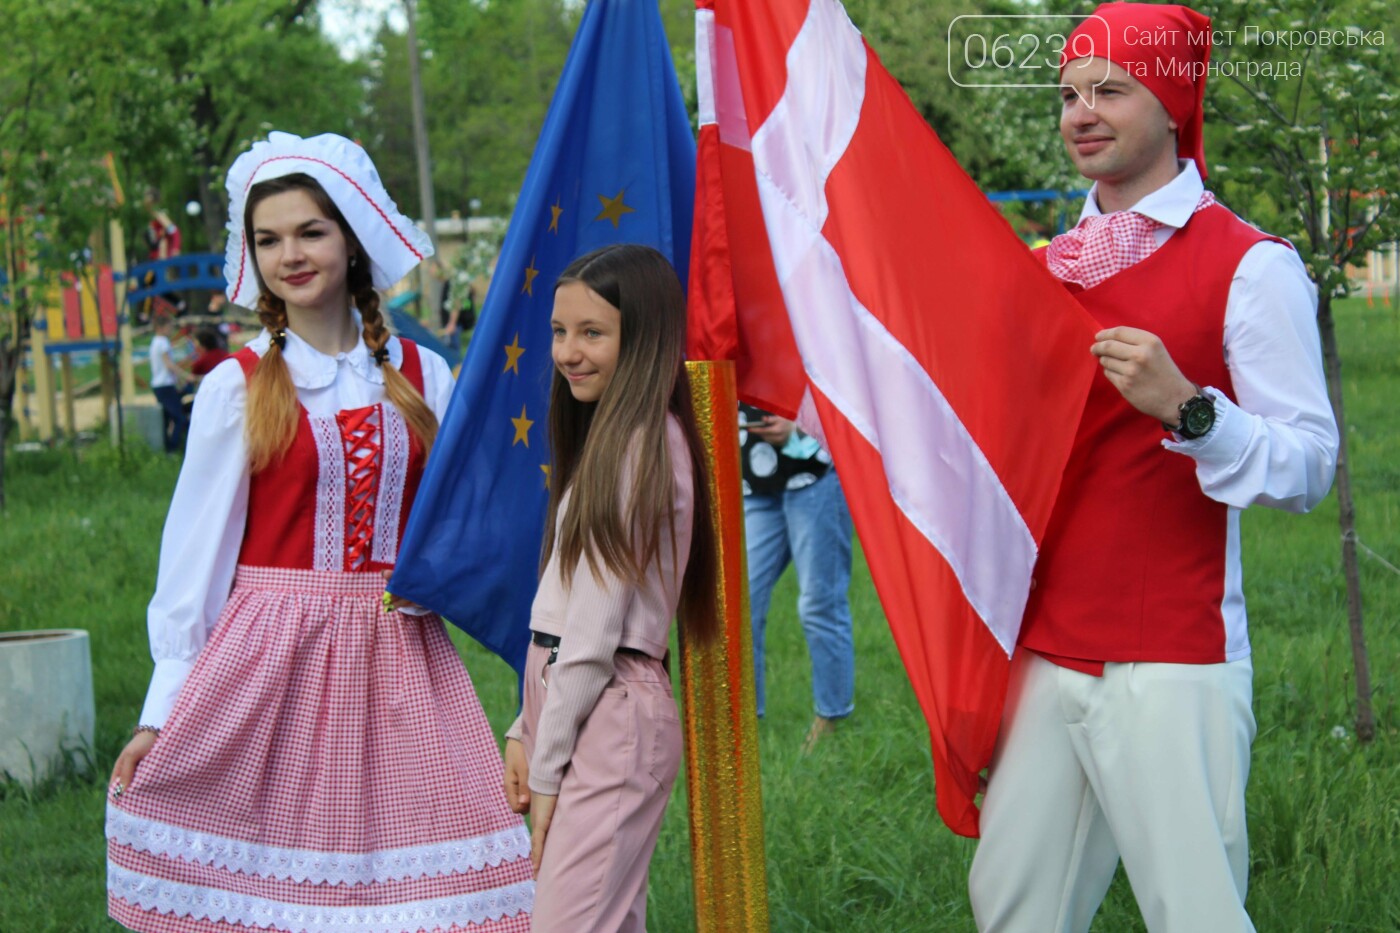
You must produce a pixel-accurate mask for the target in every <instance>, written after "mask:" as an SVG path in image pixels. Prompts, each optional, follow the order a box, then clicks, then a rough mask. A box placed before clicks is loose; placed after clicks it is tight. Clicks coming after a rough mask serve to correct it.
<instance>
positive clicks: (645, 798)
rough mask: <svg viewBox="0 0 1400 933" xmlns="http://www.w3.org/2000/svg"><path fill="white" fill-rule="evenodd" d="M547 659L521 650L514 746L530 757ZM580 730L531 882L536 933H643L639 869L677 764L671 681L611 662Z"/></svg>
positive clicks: (643, 872) (630, 662)
mask: <svg viewBox="0 0 1400 933" xmlns="http://www.w3.org/2000/svg"><path fill="white" fill-rule="evenodd" d="M548 660H549V649H547V648H541V647H540V646H538V645H531V646H530V654H529V657H528V658H527V660H526V665H525V703H524V720H523V723H522V725H523V731H522V735H521V741H522V743H523V744H524V746H525V754H526V756H530V757H532V756H533V755H534V751H535V729H536V726H537V724H538V723H539V718H540V710H542V709H543V708H544V700H545V696H546V695H547V693H546V691H547V690H548V687H547V686H546V684H547V682H548V680H549V674H550V669H549V667H548V665H547V663H546V662H548ZM614 663H615V665H616V667H615V673H614V675H613V679H612V680H611V681H610V682H609V683H608V685H607V687H606V688H604V690H603V694H602V696H601V697H599V698H598V704H597V705H596V706H595V707H593V712H592V713H590V714H589V715H588V718H587V719H585V720H584V722H583V727H582V728H581V729H580V730H579V735H578V742H577V744H576V745H575V746H574V755H573V758H572V759H571V760H570V762H569V767H568V770H566V771H565V772H564V780H563V782H562V784H561V785H560V787H559V802H558V804H557V805H556V807H555V810H554V820H553V822H552V823H551V825H550V829H549V836H548V838H547V839H546V840H545V846H544V858H543V860H542V862H541V864H540V870H539V874H538V875H537V876H536V878H535V907H534V917H533V926H532V928H533V929H534V931H535V933H590V931H596V933H616V931H625V933H643V931H645V930H646V914H647V869H648V868H649V866H650V864H651V855H652V851H653V850H654V849H655V848H656V837H657V836H658V835H659V834H660V832H661V817H662V815H663V814H664V813H665V812H666V801H667V800H668V799H670V796H671V787H672V785H673V784H675V781H676V772H677V771H678V770H679V769H680V760H681V726H680V720H679V718H678V717H677V715H676V701H675V698H674V697H673V696H672V695H671V679H670V677H669V676H667V674H666V671H665V669H664V668H662V666H661V662H660V661H658V660H656V659H655V658H648V657H642V656H639V655H634V654H619V655H617V657H616V659H615V662H614Z"/></svg>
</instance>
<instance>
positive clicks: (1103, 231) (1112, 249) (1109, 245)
mask: <svg viewBox="0 0 1400 933" xmlns="http://www.w3.org/2000/svg"><path fill="white" fill-rule="evenodd" d="M1214 203H1215V195H1213V194H1211V193H1210V192H1209V191H1206V192H1203V193H1202V194H1201V199H1200V201H1198V202H1197V203H1196V208H1195V209H1196V210H1198V211H1199V210H1201V209H1203V208H1206V207H1209V206H1210V205H1212V204H1214ZM1163 226H1165V224H1162V223H1160V222H1158V221H1156V220H1153V219H1152V218H1150V217H1145V216H1143V215H1142V214H1139V213H1137V212H1136V211H1114V212H1113V213H1111V214H1096V215H1095V216H1093V217H1085V218H1084V219H1083V220H1081V221H1080V222H1079V225H1078V226H1076V227H1075V228H1074V229H1073V230H1069V231H1066V232H1065V233H1062V234H1060V235H1059V236H1057V237H1055V238H1054V239H1053V240H1051V241H1050V246H1049V247H1048V248H1047V249H1046V251H1045V265H1046V266H1047V267H1048V268H1049V269H1050V271H1051V272H1052V273H1054V275H1055V277H1056V278H1057V279H1059V280H1060V281H1062V282H1073V283H1075V284H1076V285H1080V286H1082V287H1084V288H1093V287H1094V286H1095V285H1098V284H1099V283H1100V282H1102V281H1104V280H1105V279H1107V278H1110V277H1112V276H1115V275H1117V274H1118V273H1119V272H1122V271H1123V270H1124V269H1127V268H1128V267H1129V266H1134V265H1136V264H1137V263H1139V262H1142V261H1143V260H1144V259H1146V258H1147V257H1148V256H1151V255H1152V254H1153V253H1154V252H1155V251H1156V249H1157V238H1156V237H1155V236H1154V231H1156V230H1157V229H1158V228H1160V227H1163Z"/></svg>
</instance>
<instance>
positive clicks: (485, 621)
mask: <svg viewBox="0 0 1400 933" xmlns="http://www.w3.org/2000/svg"><path fill="white" fill-rule="evenodd" d="M694 196H695V137H694V135H693V132H692V130H691V126H690V121H689V119H688V117H687V116H686V111H685V103H684V101H683V100H682V98H681V92H680V86H679V84H678V83H677V81H676V74H675V70H674V67H673V66H672V64H671V52H670V49H669V47H668V46H667V43H666V36H665V34H664V33H663V31H662V28H661V14H660V12H659V11H658V9H657V3H656V0H592V2H590V3H589V4H588V7H587V9H586V10H585V11H584V14H583V18H582V21H581V22H580V23H579V27H578V33H577V35H575V37H574V43H573V47H572V48H571V49H570V50H569V57H568V60H567V61H566V62H565V63H564V73H563V75H562V76H561V77H560V79H559V86H558V87H557V88H556V89H555V92H554V100H553V101H552V102H551V103H550V106H549V113H548V115H547V116H546V117H545V122H544V129H543V130H542V131H541V132H540V138H539V142H537V143H536V144H535V154H534V156H533V158H532V159H531V161H530V168H529V170H528V171H527V172H526V175H525V185H524V187H523V189H522V190H521V192H520V200H519V201H518V202H517V204H516V208H515V214H514V216H513V217H512V218H511V223H510V228H509V230H508V231H507V234H506V239H505V245H504V247H503V249H502V251H501V257H500V260H499V262H498V263H497V265H496V272H495V275H494V276H493V277H492V280H491V289H490V291H489V293H488V294H487V297H486V303H485V305H484V307H483V308H482V312H481V318H480V320H479V322H478V324H477V327H476V330H475V332H474V333H473V334H472V340H471V345H470V347H468V350H467V358H466V361H465V362H464V363H463V364H462V371H461V375H460V376H459V378H458V381H457V387H456V390H455V392H454V394H453V396H452V404H451V405H450V406H449V407H448V410H447V414H446V416H445V417H444V419H443V423H442V426H441V429H440V431H439V432H438V437H437V443H436V444H435V446H434V449H433V453H432V456H431V457H430V458H429V461H428V465H427V468H426V470H425V472H424V474H423V480H422V483H421V485H420V487H419V490H418V497H417V500H416V502H415V503H414V506H413V511H412V514H411V516H410V518H409V521H408V527H407V528H406V529H405V532H404V541H403V547H402V548H401V550H400V553H399V562H398V567H397V569H396V570H395V571H394V575H393V579H392V580H390V582H389V589H390V591H391V592H393V593H394V594H395V595H398V596H403V597H405V598H407V599H411V600H413V601H414V602H416V603H418V604H420V605H423V606H427V607H428V608H430V609H433V610H435V611H437V612H438V613H440V614H441V615H442V616H444V617H445V618H447V619H450V620H451V621H452V622H454V623H455V624H457V625H458V626H460V627H461V628H462V629H464V630H466V631H467V632H468V633H469V634H470V635H471V636H472V637H474V638H475V639H476V640H477V641H479V642H481V643H482V644H483V645H485V646H486V647H487V648H489V649H491V650H492V651H494V652H496V653H497V654H499V655H500V656H501V657H502V658H504V659H505V660H506V661H507V662H508V663H510V665H511V666H512V667H514V668H515V669H516V671H517V672H520V671H522V670H523V669H524V665H525V652H526V649H527V647H528V646H529V639H530V633H529V621H530V604H531V602H532V601H533V599H534V595H535V586H536V582H537V580H538V576H539V559H540V544H541V540H542V537H543V533H544V519H545V506H546V504H547V501H548V490H547V488H546V483H547V478H548V475H549V467H550V457H549V438H548V417H547V408H548V390H549V380H550V375H551V370H552V368H553V363H552V360H551V359H550V344H551V342H552V339H553V336H552V332H551V330H550V326H549V319H550V316H551V314H552V312H553V308H554V281H555V279H556V278H557V277H558V275H559V273H560V272H562V271H563V270H564V268H565V266H567V265H568V264H569V263H570V262H571V261H572V260H573V259H575V258H576V257H578V256H579V255H581V254H583V253H586V252H588V251H589V250H592V249H597V248H598V247H600V246H606V245H608V244H610V243H645V244H647V245H649V246H653V247H655V248H656V249H658V250H660V251H661V252H662V253H664V254H665V255H666V256H667V257H668V258H669V259H670V260H671V263H672V265H674V266H675V267H676V269H677V271H678V272H679V273H680V274H681V277H682V281H684V277H685V269H686V264H687V263H688V261H689V258H690V223H691V212H692V210H693V204H692V201H693V199H694Z"/></svg>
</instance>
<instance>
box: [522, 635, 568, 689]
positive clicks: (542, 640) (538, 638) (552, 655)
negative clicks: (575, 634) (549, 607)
mask: <svg viewBox="0 0 1400 933" xmlns="http://www.w3.org/2000/svg"><path fill="white" fill-rule="evenodd" d="M530 640H531V641H533V642H534V643H535V644H537V645H539V646H540V647H541V648H548V649H549V660H548V661H546V662H544V665H545V667H548V666H549V665H551V664H553V663H554V662H555V661H558V660H559V645H560V643H561V642H562V640H563V639H561V638H560V637H559V636H558V635H550V634H548V633H546V632H532V633H531V636H530ZM540 683H542V684H544V686H545V689H546V690H548V689H549V681H547V680H545V679H544V671H540Z"/></svg>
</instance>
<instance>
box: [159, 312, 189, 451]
mask: <svg viewBox="0 0 1400 933" xmlns="http://www.w3.org/2000/svg"><path fill="white" fill-rule="evenodd" d="M151 329H152V330H153V331H154V336H153V337H151V356H150V360H151V394H153V395H154V396H155V397H156V402H157V403H159V405H160V409H161V418H162V421H163V431H162V437H163V439H164V442H165V452H166V453H168V454H173V453H179V452H180V451H182V450H184V449H185V434H186V432H188V431H189V427H190V419H189V416H188V415H186V414H185V405H184V403H183V402H182V401H181V400H180V383H182V382H189V381H191V377H190V374H189V373H188V372H187V371H186V370H185V368H184V367H182V366H181V365H180V364H179V363H177V362H175V358H174V356H172V355H171V354H172V350H171V346H170V332H171V329H172V324H171V321H170V318H169V317H166V316H165V315H157V316H156V317H155V318H153V319H152V321H151Z"/></svg>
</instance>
